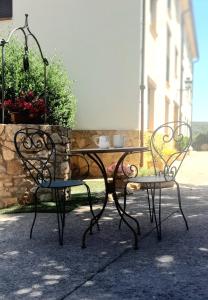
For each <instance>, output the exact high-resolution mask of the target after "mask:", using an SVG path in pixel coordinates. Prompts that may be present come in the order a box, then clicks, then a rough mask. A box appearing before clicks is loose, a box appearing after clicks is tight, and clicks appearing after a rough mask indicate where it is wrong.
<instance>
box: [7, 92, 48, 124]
mask: <svg viewBox="0 0 208 300" xmlns="http://www.w3.org/2000/svg"><path fill="white" fill-rule="evenodd" d="M4 108H5V113H6V114H7V120H9V121H10V122H11V123H33V124H36V123H40V124H41V123H43V122H44V115H45V113H46V105H45V101H44V99H43V98H41V97H39V96H35V93H34V92H33V91H29V92H27V93H25V92H23V91H21V93H20V95H19V96H18V97H17V98H15V99H5V100H4Z"/></svg>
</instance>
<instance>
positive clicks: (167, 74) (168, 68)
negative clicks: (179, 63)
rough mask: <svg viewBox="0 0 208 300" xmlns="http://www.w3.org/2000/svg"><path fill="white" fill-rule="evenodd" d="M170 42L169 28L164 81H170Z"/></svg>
mask: <svg viewBox="0 0 208 300" xmlns="http://www.w3.org/2000/svg"><path fill="white" fill-rule="evenodd" d="M170 40H171V33H170V30H169V28H168V29H167V48H166V81H167V82H169V81H170Z"/></svg>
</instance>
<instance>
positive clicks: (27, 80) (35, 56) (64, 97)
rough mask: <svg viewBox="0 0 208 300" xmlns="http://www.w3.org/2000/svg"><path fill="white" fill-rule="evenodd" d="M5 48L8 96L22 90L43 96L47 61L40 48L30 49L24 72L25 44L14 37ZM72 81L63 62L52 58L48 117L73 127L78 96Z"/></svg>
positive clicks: (52, 120) (48, 70) (48, 86)
mask: <svg viewBox="0 0 208 300" xmlns="http://www.w3.org/2000/svg"><path fill="white" fill-rule="evenodd" d="M5 49H6V51H5V52H6V55H5V62H6V65H5V92H6V94H5V98H6V99H10V98H11V99H12V98H16V97H18V95H19V94H20V93H21V92H22V91H23V92H25V93H27V92H28V91H33V92H34V93H35V94H36V95H39V96H40V97H43V96H44V64H43V61H42V58H41V56H40V53H39V51H38V50H37V49H36V48H33V47H32V48H30V49H29V52H28V57H29V71H27V72H25V71H24V70H23V57H24V45H23V44H22V43H21V42H20V41H18V40H16V39H12V40H11V41H10V42H9V44H7V45H6V46H5ZM0 59H1V53H0ZM1 74H2V66H1V65H0V76H1ZM72 85H73V83H72V81H71V80H70V79H69V78H68V74H67V71H66V69H65V68H64V66H63V64H62V62H61V61H60V60H59V59H57V58H56V57H54V58H52V59H51V60H50V61H49V66H48V67H47V91H48V121H49V123H50V124H59V125H62V126H65V127H73V125H74V119H75V113H76V98H75V96H74V95H73V92H72ZM1 90H2V86H1V84H0V91H1Z"/></svg>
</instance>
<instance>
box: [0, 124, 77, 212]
mask: <svg viewBox="0 0 208 300" xmlns="http://www.w3.org/2000/svg"><path fill="white" fill-rule="evenodd" d="M23 127H33V128H40V129H42V130H45V131H47V132H48V133H50V135H51V137H52V139H53V140H54V142H55V143H56V146H57V147H56V148H57V152H58V157H60V158H58V165H59V174H60V177H62V178H68V177H69V176H70V169H69V163H68V160H67V157H66V156H63V153H65V151H66V149H67V148H68V149H70V144H69V141H70V134H71V132H70V130H67V129H65V128H63V127H60V126H50V125H31V124H30V125H22V124H19V125H16V124H0V208H1V207H6V206H9V205H12V204H15V203H17V202H19V203H26V202H29V201H31V197H32V189H33V187H34V182H33V181H32V180H31V178H30V176H29V175H28V174H27V173H26V171H25V170H24V168H23V166H22V163H21V161H20V160H19V158H18V157H17V154H16V151H15V147H14V142H13V139H14V134H15V132H16V131H18V130H19V129H21V128H23ZM59 154H60V155H59ZM41 196H42V197H43V198H44V197H47V194H42V195H41Z"/></svg>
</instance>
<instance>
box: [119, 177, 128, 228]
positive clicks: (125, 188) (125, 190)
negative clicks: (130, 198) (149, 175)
mask: <svg viewBox="0 0 208 300" xmlns="http://www.w3.org/2000/svg"><path fill="white" fill-rule="evenodd" d="M127 185H128V182H127V183H126V185H125V187H124V206H123V210H124V211H126V196H127ZM122 215H123V214H122ZM121 223H122V218H120V221H119V226H118V228H119V229H121Z"/></svg>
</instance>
